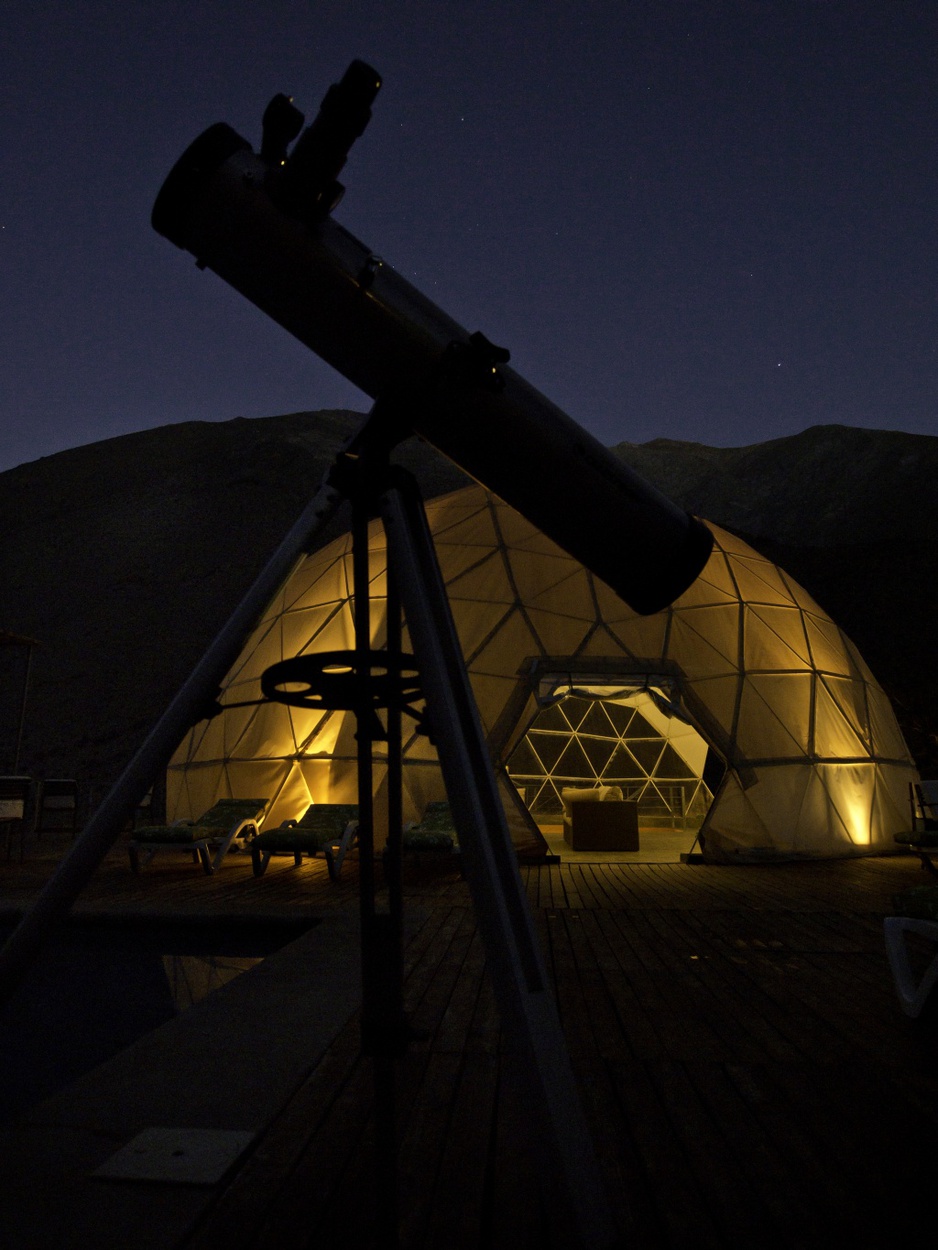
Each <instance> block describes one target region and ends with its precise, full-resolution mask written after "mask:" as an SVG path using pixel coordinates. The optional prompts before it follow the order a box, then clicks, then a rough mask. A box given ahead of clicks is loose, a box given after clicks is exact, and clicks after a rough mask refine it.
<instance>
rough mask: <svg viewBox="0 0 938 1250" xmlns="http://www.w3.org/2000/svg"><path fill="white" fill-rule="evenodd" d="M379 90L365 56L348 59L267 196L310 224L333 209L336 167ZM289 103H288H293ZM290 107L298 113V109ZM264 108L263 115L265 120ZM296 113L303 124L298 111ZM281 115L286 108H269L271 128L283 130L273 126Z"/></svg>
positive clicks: (337, 188) (366, 119) (337, 185)
mask: <svg viewBox="0 0 938 1250" xmlns="http://www.w3.org/2000/svg"><path fill="white" fill-rule="evenodd" d="M380 89H381V77H380V75H379V74H378V72H377V70H375V69H372V67H371V66H370V65H366V64H365V62H364V61H353V62H352V64H351V65H350V66H349V67H348V69H347V70H346V71H345V74H344V75H343V76H342V80H341V82H338V83H334V84H333V85H332V86H331V87H330V88H329V90H328V91H327V92H326V94H325V97H324V98H323V102H322V104H321V105H320V108H319V112H318V114H317V115H316V117H315V119H314V121H313V122H312V124H311V125H310V126H307V128H306V129H305V130H304V131H303V133H302V134H301V135H300V137H299V139H298V140H297V142H296V145H295V147H294V148H293V152H292V153H291V155H290V156H289V157H288V158H286V165H285V166H284V169H283V175H282V177H279V178H276V181H275V182H274V183H273V184H272V185H271V188H270V190H271V195H272V196H273V198H274V199H275V200H276V202H277V203H278V204H279V206H280V207H281V208H282V209H283V211H284V212H287V213H290V214H291V215H292V216H295V217H299V218H301V219H302V220H304V221H307V222H309V223H312V222H314V221H317V220H320V219H321V218H323V217H326V216H328V214H329V213H331V212H332V210H333V209H334V208H335V206H336V204H338V202H339V200H340V199H341V198H342V193H343V191H344V190H345V188H344V187H343V186H342V184H341V183H340V182H339V181H338V174H339V171H340V170H341V169H342V167H343V166H344V165H345V162H346V160H347V159H348V154H349V149H350V148H351V146H352V144H353V143H354V142H355V140H356V139H357V138H359V136H360V135H361V134H362V133H363V132H364V130H365V127H366V126H367V125H368V123H369V121H370V120H371V106H372V104H373V103H374V101H375V97H376V96H377V94H378V92H379V90H380ZM275 99H285V97H275ZM290 108H291V109H292V108H293V105H292V103H291V104H290ZM271 109H274V100H272V101H271V103H270V105H269V106H268V109H267V113H270V112H271ZM294 112H295V113H298V110H294ZM267 113H265V115H264V116H265V125H266V118H267ZM299 116H300V124H302V114H299ZM291 117H292V114H291ZM286 118H287V112H286V108H285V107H284V106H283V105H281V104H278V105H277V106H276V109H274V119H273V121H272V123H271V132H272V133H277V134H278V135H279V134H282V133H284V130H283V129H281V130H278V129H277V127H278V126H281V124H282V122H285V121H286ZM284 129H285V127H284ZM297 129H298V127H297ZM266 133H267V131H266V130H265V134H266ZM288 142H289V140H288ZM272 146H273V140H272ZM284 147H285V145H284ZM261 155H263V150H262V152H261ZM284 159H285V158H284V157H283V156H280V157H279V158H278V159H277V162H276V163H277V164H280V163H281V162H282V161H283V160H284Z"/></svg>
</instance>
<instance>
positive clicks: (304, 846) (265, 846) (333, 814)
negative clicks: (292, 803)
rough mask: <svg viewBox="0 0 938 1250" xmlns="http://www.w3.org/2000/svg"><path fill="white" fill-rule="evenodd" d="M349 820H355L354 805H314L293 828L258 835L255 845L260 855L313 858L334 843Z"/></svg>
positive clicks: (356, 815) (283, 826) (282, 827)
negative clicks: (291, 853)
mask: <svg viewBox="0 0 938 1250" xmlns="http://www.w3.org/2000/svg"><path fill="white" fill-rule="evenodd" d="M353 820H358V806H357V804H355V803H315V804H313V805H312V806H311V807H310V808H308V809H307V811H306V812H305V813H304V815H303V816H302V817H301V818H300V819H299V820H298V821H297V822H296V823H295V824H289V825H281V826H280V827H279V828H278V829H269V830H268V831H267V832H266V833H262V834H261V835H260V837H259V838H257V839H256V845H257V848H258V850H260V851H265V850H278V851H306V852H307V853H309V854H311V855H314V854H315V853H316V852H317V851H321V850H322V848H323V847H324V846H327V845H328V844H329V843H331V842H337V841H338V840H339V839H340V838H341V837H342V835H343V833H344V832H345V830H346V828H347V826H348V825H349V823H350V822H351V821H353Z"/></svg>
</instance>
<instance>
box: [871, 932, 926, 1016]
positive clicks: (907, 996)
mask: <svg viewBox="0 0 938 1250" xmlns="http://www.w3.org/2000/svg"><path fill="white" fill-rule="evenodd" d="M883 931H884V933H885V937H886V955H887V957H888V959H889V967H890V969H891V970H892V979H893V980H894V981H895V983H896V993H897V994H898V995H899V1004H900V1006H901V1007H902V1010H903V1011H904V1012H905V1014H906V1015H907V1016H910V1017H911V1018H912V1019H913V1020H915V1019H917V1018H918V1016H919V1015H921V1012H922V1008H923V1007H924V1006H925V1002H926V1000H927V998H928V995H929V994H930V993H931V991H932V988H933V987H934V985H935V982H936V981H938V951H936V953H935V955H934V958H933V959H932V961H931V963H930V964H929V965H928V968H927V969H926V971H925V975H924V976H923V977H922V979H921V980H920V981H919V982H918V984H917V985H916V983H915V977H914V976H913V975H912V969H911V967H910V966H909V951H908V947H907V946H906V942H905V934H906V933H917V934H919V936H920V937H924V938H928V939H929V941H932V942H934V943H935V944H936V945H938V921H935V920H918V919H916V918H915V917H914V916H887V917H886V919H885V920H884V921H883Z"/></svg>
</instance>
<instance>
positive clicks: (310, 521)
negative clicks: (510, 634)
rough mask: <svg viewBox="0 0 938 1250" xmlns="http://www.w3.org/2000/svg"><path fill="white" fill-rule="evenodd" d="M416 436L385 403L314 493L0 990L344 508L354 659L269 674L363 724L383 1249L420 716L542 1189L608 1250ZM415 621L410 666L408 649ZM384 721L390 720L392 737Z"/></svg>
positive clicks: (35, 920) (63, 879) (363, 909)
mask: <svg viewBox="0 0 938 1250" xmlns="http://www.w3.org/2000/svg"><path fill="white" fill-rule="evenodd" d="M407 432H409V431H407V430H406V429H404V428H403V427H402V426H400V424H399V423H398V422H396V421H395V420H394V417H393V411H391V412H388V411H387V410H385V409H383V408H382V406H381V404H380V403H378V404H376V405H375V407H374V408H373V410H372V413H371V415H370V416H369V418H368V419H367V420H366V421H365V423H364V424H363V426H362V428H361V429H360V430H359V432H358V433H357V434H356V435H355V436H354V437H353V438H352V440H351V441H350V443H349V445H348V446H347V447H346V449H345V450H344V451H343V452H342V453H340V455H339V457H338V458H337V461H336V463H335V464H334V466H333V468H332V469H331V470H330V472H329V473H327V475H326V478H325V480H324V483H323V485H322V487H321V488H320V490H319V492H318V493H317V494H316V496H315V497H314V498H313V499H312V500H311V502H310V503H309V504H308V505H307V507H306V508H305V509H304V511H303V513H302V514H301V515H300V517H299V519H298V520H297V522H296V524H295V525H294V526H293V528H292V529H291V530H290V532H289V534H287V536H286V537H285V538H284V540H283V542H282V543H281V545H280V547H279V548H278V549H277V551H276V552H275V553H274V555H273V557H272V558H271V560H270V562H269V563H268V565H267V567H266V568H265V569H264V570H263V571H262V572H261V574H260V576H259V577H258V578H257V580H256V581H255V582H254V584H253V586H252V587H251V588H250V590H249V591H248V593H247V595H246V596H245V598H244V599H243V600H242V602H241V604H240V605H239V606H238V607H237V608H236V609H235V611H234V613H233V614H232V616H231V618H230V619H229V621H228V623H227V624H226V625H225V627H224V628H223V630H222V631H221V633H220V634H219V635H218V637H217V638H216V639H215V641H214V642H213V644H212V646H211V647H210V648H209V650H208V651H207V652H206V653H205V655H204V656H203V657H202V660H201V661H200V662H199V664H198V665H197V666H196V668H195V669H194V671H193V672H192V674H191V676H190V677H189V679H188V680H187V682H186V683H185V685H184V686H183V687H182V689H181V690H180V691H179V693H178V694H177V696H176V698H175V699H174V700H173V702H172V703H171V704H170V706H169V707H168V708H167V709H166V711H165V712H164V714H163V716H162V717H161V718H160V720H159V721H158V722H157V723H156V725H155V726H154V728H153V729H152V730H151V732H150V734H149V736H148V737H147V739H146V740H145V741H144V743H143V744H142V745H141V747H140V748H139V750H138V751H137V753H136V754H135V755H134V757H133V759H132V760H131V761H130V763H129V764H128V765H127V767H126V768H125V770H124V772H123V774H122V775H121V777H120V778H119V779H118V781H117V782H116V783H115V784H114V786H113V787H112V789H111V791H110V793H109V794H108V795H107V797H106V798H105V799H104V801H103V802H102V804H101V806H100V807H99V808H98V810H97V811H96V812H95V813H94V815H93V816H92V818H91V819H90V820H89V822H88V824H87V825H86V826H85V828H84V830H83V831H82V833H81V835H80V836H79V837H78V838H77V839H76V841H75V842H74V843H73V845H72V848H71V850H70V852H69V853H68V855H67V856H66V857H65V858H64V859H63V860H62V861H61V863H60V864H59V866H58V868H57V870H56V872H55V875H54V876H53V877H52V878H51V880H50V881H49V882H48V884H47V885H46V887H45V888H44V890H43V891H42V893H41V894H40V895H39V897H38V898H37V899H36V901H35V903H34V904H33V906H32V908H31V909H30V911H29V912H28V913H27V915H26V916H25V917H24V918H23V920H22V921H21V922H20V924H19V926H18V928H17V929H16V930H15V931H14V932H13V934H12V935H11V936H10V938H9V939H8V941H7V944H6V946H5V947H4V948H3V950H2V952H0V995H9V994H10V993H11V992H12V990H13V989H14V988H15V987H16V985H17V984H18V982H19V980H20V979H21V978H22V976H23V975H24V973H25V971H26V970H27V968H28V966H29V963H30V961H31V959H32V958H33V957H34V956H35V954H36V952H37V951H38V949H39V948H40V946H41V945H42V943H43V942H44V940H45V939H46V938H47V937H48V935H49V933H50V931H52V930H53V929H54V928H55V926H56V925H57V923H59V922H60V921H61V920H62V919H64V917H65V916H66V914H67V913H68V910H69V908H70V907H71V905H72V903H73V902H74V900H75V898H76V897H77V896H78V894H79V893H80V891H81V890H82V888H83V887H84V885H85V884H86V883H87V881H88V879H89V878H90V877H91V875H92V873H93V872H94V871H95V869H96V868H97V866H98V864H99V863H100V862H101V860H102V859H103V858H104V856H105V854H106V853H107V851H108V850H109V849H110V847H111V846H112V845H113V843H114V841H115V840H116V838H117V837H118V835H119V833H120V831H121V829H122V827H123V825H124V822H125V821H126V819H127V817H128V816H129V815H130V814H131V812H132V811H133V809H134V808H135V806H136V804H137V803H138V801H139V799H140V797H141V796H142V795H143V794H144V793H146V791H147V789H148V788H149V787H150V785H152V783H153V780H154V778H155V777H156V776H157V775H158V774H159V772H160V770H161V769H163V768H165V766H166V764H167V762H168V760H169V758H170V756H171V755H172V753H173V751H174V750H175V749H176V747H177V746H178V744H179V742H180V741H181V740H182V738H183V737H184V736H185V734H186V733H187V732H188V730H189V729H190V728H191V726H192V725H193V724H195V723H196V722H198V721H199V720H201V719H204V718H205V717H206V716H207V715H209V716H211V715H216V714H218V713H219V712H220V711H223V710H224V709H223V708H222V707H219V705H218V703H217V702H216V697H217V694H218V692H219V688H220V685H221V683H222V681H223V680H224V677H225V675H226V673H227V672H228V671H229V669H230V668H231V666H232V665H233V664H234V662H235V660H236V659H237V657H238V655H239V653H240V650H241V647H242V645H243V642H244V639H245V638H246V637H247V635H248V634H249V632H250V631H251V629H253V627H254V625H255V623H256V621H257V620H258V619H259V617H260V615H261V614H262V612H263V611H264V610H265V608H266V607H267V605H268V604H269V602H270V600H271V599H272V598H273V596H274V595H275V594H276V593H277V591H278V590H279V589H280V588H281V587H282V585H283V584H284V582H285V581H286V580H287V578H288V577H289V576H290V574H291V573H292V571H293V570H294V569H295V568H296V567H297V566H298V562H300V561H301V560H302V559H304V558H305V555H306V554H307V553H308V552H309V551H310V550H312V547H313V544H314V538H315V536H316V534H317V533H319V532H320V531H321V529H322V528H323V526H324V525H325V524H326V523H327V522H328V521H329V520H330V519H331V518H332V517H333V516H334V515H335V513H336V511H337V510H338V508H339V506H340V505H341V504H342V503H343V502H344V501H345V500H348V501H350V502H351V505H352V512H353V525H352V534H353V584H354V617H355V647H354V650H353V651H351V652H342V653H335V652H333V653H330V654H328V655H320V656H318V657H317V656H315V655H311V656H298V657H295V658H294V659H292V660H285V661H282V662H281V663H280V664H277V665H274V666H272V668H271V669H268V670H267V672H266V673H265V674H264V677H263V679H262V688H263V690H264V693H265V695H266V696H267V697H269V698H274V699H277V700H280V701H283V702H294V703H299V704H301V705H303V706H311V707H317V706H318V707H325V706H327V704H326V702H325V700H330V701H331V702H332V704H333V705H335V706H341V707H346V708H349V709H351V710H353V711H354V712H355V713H356V717H357V756H358V787H359V817H360V819H359V846H360V882H361V884H360V913H361V941H362V969H363V971H362V996H363V1007H362V1042H363V1047H364V1049H365V1051H366V1052H368V1053H370V1054H371V1055H373V1056H374V1061H375V1074H376V1084H375V1089H376V1127H377V1138H378V1142H377V1144H378V1157H379V1166H378V1173H379V1175H378V1178H377V1181H378V1184H377V1186H376V1199H377V1204H376V1205H377V1207H378V1223H379V1229H380V1232H381V1235H382V1237H383V1246H384V1247H394V1246H396V1245H397V1226H398V1219H397V1211H398V1207H397V1202H398V1198H397V1180H396V1167H395V1158H396V1132H395V1116H394V1097H393V1086H394V1066H395V1063H396V1061H397V1059H398V1058H399V1057H400V1055H401V1054H402V1053H403V1051H404V1049H405V1048H406V1044H407V1039H408V1032H407V1026H406V1022H405V1020H404V1016H403V1006H402V1002H403V984H402V982H403V973H402V933H403V927H402V916H403V906H402V896H403V892H402V884H401V829H402V825H401V811H402V796H403V786H402V751H401V747H402V734H401V724H402V717H403V716H404V715H405V714H409V715H412V716H415V717H417V718H418V719H419V720H420V721H421V722H422V724H421V728H423V729H424V730H425V731H426V732H428V733H429V734H430V735H431V737H432V741H433V742H434V744H435V746H436V750H437V754H438V757H439V761H440V768H441V771H442V774H443V781H444V784H445V787H446V793H447V796H448V798H449V802H450V807H451V811H452V816H453V822H454V825H455V828H456V831H457V835H458V837H459V843H460V849H461V857H462V869H463V873H464V875H465V877H466V879H467V881H468V884H469V889H470V893H471V895H472V901H473V906H474V910H475V913H476V918H477V921H478V926H479V930H480V933H481V936H482V939H483V943H484V946H485V951H486V957H487V961H488V967H489V970H490V973H491V976H492V980H493V987H494V990H495V996H496V1002H497V1005H498V1010H499V1016H500V1020H501V1025H502V1029H503V1031H504V1034H505V1037H506V1040H507V1042H508V1049H509V1056H510V1058H511V1061H512V1062H513V1065H514V1068H513V1071H514V1075H515V1078H516V1080H517V1081H518V1083H519V1085H520V1087H521V1089H522V1091H523V1094H524V1097H525V1106H526V1109H527V1110H528V1111H529V1114H530V1129H531V1133H530V1139H531V1141H532V1143H533V1144H534V1145H535V1147H536V1148H539V1149H540V1151H541V1158H540V1160H539V1163H540V1166H539V1177H540V1180H541V1185H542V1193H543V1196H544V1202H545V1205H546V1206H549V1214H550V1221H551V1228H552V1230H553V1231H554V1232H555V1234H556V1237H557V1242H556V1244H557V1246H558V1247H563V1248H564V1250H566V1247H583V1248H584V1250H607V1248H611V1247H612V1246H614V1245H615V1244H616V1240H615V1231H614V1226H613V1223H612V1219H611V1215H610V1213H609V1208H608V1204H607V1199H606V1195H605V1192H604V1189H603V1185H602V1182H601V1180H600V1177H599V1171H598V1167H597V1163H596V1160H595V1156H594V1151H593V1145H592V1141H591V1139H590V1135H589V1131H588V1128H587V1125H586V1121H585V1118H584V1115H583V1109H582V1106H581V1104H580V1100H579V1097H578V1094H577V1090H576V1085H575V1082H574V1077H573V1072H572V1069H571V1067H570V1060H569V1056H568V1054H567V1050H566V1046H565V1043H564V1038H563V1034H562V1031H561V1028H560V1021H559V1018H558V1016H557V1011H556V1008H555V1006H554V1003H553V1000H552V998H551V994H550V990H549V987H548V982H547V974H546V970H545V967H544V963H543V959H542V957H541V953H540V949H539V947H538V943H537V938H536V935H535V933H534V928H533V923H532V920H531V915H530V912H529V910H528V906H527V901H526V899H525V897H524V893H523V888H522V883H521V877H520V874H519V872H518V866H517V860H516V857H515V852H514V848H513V846H512V842H511V837H510V834H509V831H508V825H507V821H506V818H505V812H504V809H503V807H502V802H501V799H500V797H499V794H498V790H497V787H496V782H495V776H494V773H493V770H492V764H491V761H490V758H489V755H488V751H487V749H486V746H485V740H484V737H483V733H482V727H481V724H480V721H479V716H478V711H477V709H476V706H475V701H474V698H473V694H472V690H471V687H470V685H469V678H468V675H467V673H466V668H465V664H464V662H463V658H462V652H461V650H460V646H459V640H458V637H457V634H456V629H455V626H454V624H453V618H452V615H451V613H450V608H449V601H448V599H447V596H446V591H445V587H444V584H443V579H442V575H441V573H440V569H439V565H438V563H437V560H436V553H435V550H434V547H433V540H432V537H431V535H430V531H429V527H428V525H427V520H426V515H425V513H424V510H423V504H422V502H421V500H420V496H419V493H418V491H417V488H416V484H415V483H414V481H413V479H412V478H410V476H409V475H408V474H406V473H405V472H404V471H403V470H401V469H399V468H395V467H392V466H390V465H389V461H388V448H389V447H391V446H393V445H394V444H395V443H396V442H398V441H400V438H401V437H402V436H404V435H406V433H407ZM376 514H377V515H379V516H380V518H381V520H382V522H383V525H384V529H385V533H386V536H387V549H388V550H387V555H388V590H387V605H388V606H387V644H386V649H385V650H384V651H383V652H376V651H374V650H373V648H372V645H371V605H370V598H369V568H368V523H369V520H370V518H371V517H372V516H373V515H376ZM402 615H403V617H404V618H405V619H406V622H407V628H408V632H409V634H410V640H411V645H412V648H413V653H414V654H413V656H410V655H406V654H404V653H403V651H402V647H401V639H402V619H401V618H402ZM298 686H299V687H300V689H299V691H297V687H298ZM284 687H287V688H286V689H285V688H284ZM421 699H422V700H423V702H424V704H425V710H424V711H420V712H418V711H417V709H416V708H415V707H414V704H415V703H417V702H418V701H419V700H421ZM379 710H383V711H384V716H385V720H384V724H383V725H382V723H381V719H380V718H379V716H378V711H379ZM379 740H385V741H386V742H387V757H388V759H387V768H388V774H387V795H388V828H387V835H388V836H387V849H386V851H385V856H384V862H385V874H386V880H387V886H388V894H387V905H386V906H384V905H382V906H379V903H378V896H377V893H376V878H375V855H374V834H375V828H374V825H375V820H374V796H373V787H374V776H373V771H374V768H373V748H374V743H375V742H376V741H379Z"/></svg>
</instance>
